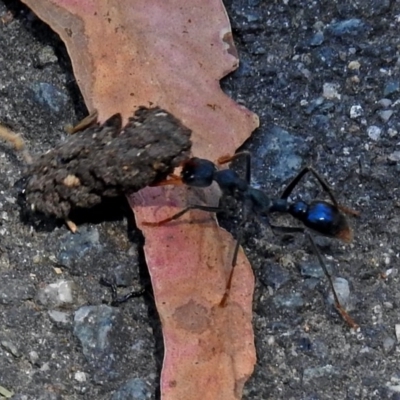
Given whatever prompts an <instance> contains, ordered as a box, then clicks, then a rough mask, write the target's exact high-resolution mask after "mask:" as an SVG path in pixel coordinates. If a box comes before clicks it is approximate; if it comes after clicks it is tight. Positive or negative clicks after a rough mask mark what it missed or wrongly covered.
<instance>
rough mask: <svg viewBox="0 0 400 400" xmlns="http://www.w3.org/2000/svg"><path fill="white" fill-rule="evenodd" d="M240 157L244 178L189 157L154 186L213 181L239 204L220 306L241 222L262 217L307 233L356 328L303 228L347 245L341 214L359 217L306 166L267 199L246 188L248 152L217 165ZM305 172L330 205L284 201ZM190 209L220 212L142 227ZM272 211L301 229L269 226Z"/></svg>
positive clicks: (349, 237)
mask: <svg viewBox="0 0 400 400" xmlns="http://www.w3.org/2000/svg"><path fill="white" fill-rule="evenodd" d="M241 156H245V158H246V168H245V178H244V179H243V178H241V177H240V176H239V175H238V174H237V173H236V172H235V171H233V170H231V169H223V170H219V169H218V168H217V166H216V165H215V164H214V163H213V162H211V161H209V160H206V159H202V158H197V157H193V158H190V159H189V160H186V161H184V162H183V163H182V171H181V174H180V176H176V175H171V177H170V179H167V180H165V181H163V182H159V183H158V184H157V186H159V185H170V184H172V185H179V184H185V185H187V186H192V187H202V188H205V187H208V186H210V185H211V184H212V183H213V181H215V182H216V183H217V184H218V186H219V187H220V189H221V191H222V193H223V194H224V195H226V196H232V197H234V198H235V199H236V200H237V201H239V202H241V203H242V204H243V219H242V221H241V222H240V224H239V228H238V236H237V242H236V246H235V250H234V255H233V259H232V269H231V272H230V275H229V278H228V282H227V286H226V291H225V294H224V296H223V298H222V300H221V303H220V305H221V306H225V304H226V301H227V298H228V295H229V292H230V289H231V285H232V277H233V273H234V267H235V265H236V261H237V256H238V251H239V246H240V242H241V238H242V227H243V225H244V224H245V222H247V221H248V219H249V217H251V216H252V217H262V218H263V219H264V220H266V222H267V223H268V225H269V226H270V227H271V228H272V229H274V230H278V231H281V232H301V233H306V234H307V236H308V238H309V240H310V242H311V245H312V248H313V250H314V252H315V253H316V255H317V257H318V260H319V262H320V264H321V267H322V269H323V270H324V273H325V275H326V277H327V278H328V281H329V285H330V287H331V290H332V293H333V297H334V302H335V307H336V309H337V311H338V312H339V314H340V315H341V316H342V318H343V319H344V320H345V321H346V322H347V323H348V324H349V325H350V326H351V327H352V328H354V329H356V328H357V327H358V325H357V324H356V323H355V322H354V321H353V319H352V318H351V317H350V315H349V314H348V313H347V311H346V310H345V309H344V307H343V306H342V305H341V304H340V301H339V298H338V295H337V293H336V290H335V287H334V285H333V282H332V278H331V276H330V274H329V272H328V270H327V268H326V265H325V263H324V261H323V259H322V256H321V254H320V252H319V250H318V249H317V246H316V244H315V242H314V240H313V238H312V236H311V234H310V233H309V232H308V231H307V230H306V228H309V229H311V230H313V231H315V232H317V233H319V234H321V235H323V236H328V237H332V238H336V239H340V240H342V241H344V242H351V240H352V239H353V234H352V230H351V228H350V226H349V224H348V221H347V218H346V216H345V215H344V214H349V215H354V216H357V215H359V213H358V212H357V211H354V210H351V209H348V208H346V207H343V206H341V205H339V204H338V202H337V201H336V199H335V196H334V195H333V192H332V190H331V188H330V187H329V185H328V184H327V183H326V181H325V180H324V179H323V178H322V177H321V176H320V175H319V174H318V173H317V172H316V171H315V170H314V169H313V168H312V167H310V166H307V167H305V168H303V169H302V170H301V171H300V172H299V173H298V174H297V176H296V177H295V178H294V179H293V180H292V181H291V182H290V183H289V184H288V186H287V187H286V189H285V190H284V191H283V193H282V195H281V197H280V198H279V199H271V198H269V197H268V196H267V195H266V194H265V193H264V192H263V191H261V190H259V189H256V188H254V187H252V186H251V185H250V180H251V157H250V154H249V153H248V152H240V153H237V154H235V155H234V156H227V157H221V158H220V159H219V160H218V164H226V163H229V162H231V161H233V160H235V159H236V158H238V157H241ZM307 173H311V174H312V175H313V176H314V177H315V178H316V179H317V181H318V182H319V183H320V185H321V186H322V188H323V190H324V191H325V192H326V193H327V194H328V196H329V198H330V200H331V202H332V203H329V202H326V201H322V200H315V201H312V202H311V203H310V204H307V203H305V202H304V201H296V202H290V201H289V200H288V197H289V196H290V194H291V193H292V191H293V189H294V188H295V187H296V186H297V184H298V183H299V181H300V180H301V179H302V177H303V176H304V175H306V174H307ZM194 209H196V210H203V211H208V212H212V213H217V212H221V211H223V209H222V208H220V207H211V206H206V205H198V204H195V205H190V206H188V207H186V208H185V209H183V210H182V211H180V212H178V213H177V214H174V215H172V216H171V217H169V218H166V219H164V220H162V221H158V222H145V223H144V224H145V225H147V226H161V225H164V224H166V223H168V222H170V221H173V220H176V219H178V218H180V217H181V216H182V215H184V214H186V213H187V212H188V211H190V210H194ZM274 212H279V213H287V214H290V215H291V216H293V217H294V218H296V219H298V220H299V221H301V222H302V223H303V225H304V227H286V226H285V227H284V226H275V225H272V224H271V223H270V222H269V220H268V216H269V215H270V214H271V213H274Z"/></svg>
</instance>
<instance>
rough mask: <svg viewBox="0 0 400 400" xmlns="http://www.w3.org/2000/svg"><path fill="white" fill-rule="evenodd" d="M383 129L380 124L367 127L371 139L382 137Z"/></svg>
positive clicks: (375, 139)
mask: <svg viewBox="0 0 400 400" xmlns="http://www.w3.org/2000/svg"><path fill="white" fill-rule="evenodd" d="M381 133H382V129H381V128H379V127H378V126H375V125H371V126H369V127H368V128H367V134H368V137H369V138H370V139H371V140H374V141H377V140H379V138H380V137H381Z"/></svg>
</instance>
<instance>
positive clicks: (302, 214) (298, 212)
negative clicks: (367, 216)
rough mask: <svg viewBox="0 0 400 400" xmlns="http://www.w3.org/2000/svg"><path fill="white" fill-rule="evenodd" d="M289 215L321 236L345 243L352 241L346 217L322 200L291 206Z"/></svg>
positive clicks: (301, 202) (297, 203)
mask: <svg viewBox="0 0 400 400" xmlns="http://www.w3.org/2000/svg"><path fill="white" fill-rule="evenodd" d="M289 213H290V214H291V215H292V216H293V217H294V218H296V219H298V220H299V221H301V222H302V223H303V224H304V225H305V226H306V227H307V228H310V229H312V230H313V231H316V232H318V233H320V234H321V235H324V236H330V237H334V238H337V239H341V240H343V241H345V242H350V241H351V240H352V232H351V229H350V227H349V224H348V222H347V219H346V217H345V216H344V215H343V214H342V213H341V212H340V210H339V209H338V208H337V207H336V206H334V205H333V204H331V203H328V202H326V201H321V200H320V201H314V202H312V203H311V204H307V203H305V202H303V201H298V202H296V203H293V204H291V205H290V207H289Z"/></svg>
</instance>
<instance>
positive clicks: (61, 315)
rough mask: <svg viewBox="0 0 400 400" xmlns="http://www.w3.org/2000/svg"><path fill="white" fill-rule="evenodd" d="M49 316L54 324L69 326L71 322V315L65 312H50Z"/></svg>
mask: <svg viewBox="0 0 400 400" xmlns="http://www.w3.org/2000/svg"><path fill="white" fill-rule="evenodd" d="M48 314H49V317H50V319H51V320H52V321H53V322H57V323H61V324H67V323H68V322H69V321H70V317H69V314H68V313H66V312H63V311H57V310H50V311H49V312H48Z"/></svg>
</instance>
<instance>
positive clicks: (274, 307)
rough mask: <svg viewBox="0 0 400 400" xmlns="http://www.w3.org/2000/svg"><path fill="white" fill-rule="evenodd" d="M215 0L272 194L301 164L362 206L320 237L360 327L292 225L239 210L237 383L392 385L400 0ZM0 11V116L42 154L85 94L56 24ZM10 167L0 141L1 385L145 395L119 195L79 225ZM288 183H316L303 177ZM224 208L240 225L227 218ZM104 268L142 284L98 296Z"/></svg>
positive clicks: (151, 354) (284, 389) (137, 243)
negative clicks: (249, 323)
mask: <svg viewBox="0 0 400 400" xmlns="http://www.w3.org/2000/svg"><path fill="white" fill-rule="evenodd" d="M226 6H227V9H228V13H229V16H230V18H231V21H232V27H233V32H234V38H235V41H236V44H237V46H238V50H239V54H240V57H241V66H240V68H239V69H238V71H236V72H235V73H234V74H232V75H231V76H230V77H228V78H226V79H225V80H224V82H223V88H224V90H225V91H226V92H227V93H228V94H229V95H231V96H232V97H233V98H235V99H236V100H237V101H238V102H240V103H242V104H245V105H246V106H247V107H248V108H249V109H251V110H252V111H254V112H256V113H258V114H259V116H260V120H261V127H260V129H259V130H258V131H257V132H255V133H254V135H253V137H252V138H251V139H250V140H249V142H248V143H247V144H246V146H245V148H246V149H247V150H250V151H251V153H252V155H253V176H252V178H253V181H252V182H253V184H254V185H255V186H256V185H257V186H259V187H261V188H262V189H264V190H265V191H266V192H267V193H270V194H271V196H278V195H279V193H280V192H281V191H282V190H283V188H284V186H285V184H287V183H288V182H289V181H290V178H292V177H293V176H294V175H295V174H296V172H297V171H299V170H300V169H301V167H302V166H304V165H306V164H312V165H313V166H314V167H315V168H316V169H317V170H318V171H319V172H320V173H321V174H322V175H323V176H324V177H325V178H326V179H327V180H328V181H329V183H330V184H331V185H332V186H333V188H334V190H335V193H336V194H337V197H338V200H339V201H340V202H341V203H343V204H345V205H346V206H349V207H352V208H355V209H357V210H359V211H360V212H361V216H360V218H357V219H355V218H351V224H352V225H353V228H354V232H355V240H354V242H353V244H351V245H346V246H344V245H343V244H341V243H339V242H337V241H334V240H331V239H326V238H317V243H318V246H319V248H320V250H321V252H322V254H323V255H324V256H325V259H326V260H327V263H328V266H329V268H330V269H331V271H332V273H333V275H334V276H336V277H340V278H342V279H341V280H339V279H336V280H335V282H336V283H337V287H338V291H339V292H340V294H341V296H342V297H343V302H344V303H345V304H346V306H347V308H348V309H349V311H350V313H351V315H352V316H353V318H354V319H355V320H356V321H357V323H358V324H359V325H360V331H359V332H357V333H354V332H352V331H351V330H350V329H349V328H348V327H347V326H346V325H345V324H344V323H343V321H342V320H341V319H340V318H339V317H338V315H337V314H336V312H335V311H334V309H333V307H332V304H331V302H330V301H329V298H330V297H329V293H328V285H327V283H326V280H325V279H324V277H323V276H322V274H321V272H320V268H319V266H318V263H317V261H316V259H315V256H314V255H313V253H312V249H311V248H310V245H309V244H308V242H307V240H306V239H305V238H304V237H303V236H301V235H274V234H272V233H271V231H270V230H269V229H267V228H266V227H264V226H262V225H260V224H254V223H252V224H248V226H247V227H246V230H245V233H244V239H245V240H244V248H245V250H246V253H247V254H248V256H249V258H250V261H251V263H252V265H253V267H254V271H255V274H256V277H257V288H256V294H255V298H254V327H255V333H256V345H257V354H258V362H257V365H256V369H255V373H254V375H253V376H252V378H251V379H250V381H249V382H248V383H247V384H246V387H245V393H244V398H245V399H307V400H311V399H313V400H317V399H321V400H322V399H399V398H400V384H399V383H400V373H399V368H398V364H399V347H398V339H397V337H396V325H398V324H400V315H399V305H400V297H399V296H400V295H399V291H398V285H399V279H400V277H399V266H398V263H399V257H398V251H399V250H398V249H399V245H400V236H399V226H400V208H399V205H400V203H399V196H400V194H399V189H398V182H399V179H398V178H399V173H400V168H399V162H400V149H398V148H397V146H398V143H399V131H400V121H399V107H400V101H399V99H400V75H399V68H400V60H399V47H398V43H399V41H398V37H399V29H400V1H398V0H381V1H372V0H371V1H365V0H355V1H352V2H349V1H347V0H331V1H327V0H321V1H318V2H317V1H315V2H311V1H308V0H298V1H280V2H277V1H262V0H230V1H226ZM8 11H10V13H11V14H8V13H7V12H8ZM0 15H1V21H0V39H1V40H0V98H1V106H0V121H1V122H2V123H4V124H6V125H7V126H9V127H11V128H13V129H14V130H16V131H18V132H20V133H21V134H22V135H23V137H24V138H25V139H26V141H27V143H28V147H29V149H30V150H31V152H32V153H33V154H40V153H43V152H44V151H47V150H49V149H51V148H53V147H54V146H55V145H57V144H58V143H59V142H61V141H62V140H64V139H65V135H66V134H65V133H64V126H65V125H66V124H68V123H71V122H74V121H75V122H76V121H78V120H79V119H81V118H82V117H83V116H85V114H86V111H85V107H84V104H83V103H82V100H81V97H80V95H79V91H78V90H77V87H76V84H75V81H74V77H73V74H72V71H71V67H70V63H69V60H68V56H67V54H66V51H65V48H64V46H63V44H62V43H61V42H60V40H59V39H58V38H57V36H56V35H54V34H53V33H52V32H51V30H50V29H49V28H48V27H46V26H45V25H44V24H43V23H41V22H40V21H39V20H37V19H36V18H35V17H34V16H33V15H32V14H30V13H29V11H28V10H27V9H26V8H25V7H23V6H22V5H21V4H20V3H19V2H17V1H1V0H0ZM237 168H238V171H239V172H240V170H241V166H240V162H238V163H237ZM22 170H23V163H22V161H21V159H20V157H19V156H18V155H16V154H15V152H14V151H13V150H11V149H10V147H9V146H8V145H7V144H4V145H1V151H0V176H1V179H0V224H1V225H0V235H1V241H0V277H1V278H0V386H3V387H5V388H7V389H9V390H13V391H14V392H15V393H16V394H15V396H14V397H13V398H15V399H110V398H112V399H153V398H157V396H158V394H157V385H158V384H157V382H158V379H159V372H160V365H161V361H162V341H161V336H160V324H159V321H158V320H157V315H156V312H155V310H154V306H153V301H152V297H151V290H150V288H149V279H148V276H147V273H146V268H145V265H144V264H143V259H142V255H141V251H140V248H141V245H142V238H141V235H140V232H138V231H137V230H135V227H134V226H133V224H132V216H131V215H130V214H129V211H127V208H126V204H125V203H124V200H123V199H121V201H120V202H116V203H113V204H112V206H109V207H108V208H105V209H104V208H103V209H102V210H100V211H99V210H97V211H99V212H98V213H96V212H93V213H85V215H83V216H82V218H83V219H82V220H84V221H85V223H84V224H83V225H81V226H80V233H79V234H78V235H75V236H73V235H72V234H71V233H70V232H69V231H68V230H67V228H66V227H65V226H64V225H63V224H57V223H54V222H52V221H50V220H49V221H48V223H46V224H43V225H41V226H40V227H39V228H36V229H34V228H33V227H32V225H31V224H29V223H28V222H27V221H25V220H23V219H22V220H21V215H20V209H19V207H18V205H17V190H16V189H15V188H13V186H14V183H15V182H17V181H18V179H19V178H20V177H21V172H22ZM297 194H298V195H301V197H302V198H303V199H305V200H307V201H309V200H311V199H312V198H314V197H315V196H317V195H319V196H323V194H322V193H321V190H320V188H319V187H318V185H317V184H316V183H315V182H314V180H312V179H309V180H305V183H304V184H302V185H300V187H299V190H296V195H297ZM124 216H125V218H123V217H124ZM221 218H222V219H221V222H222V224H223V225H224V226H225V227H227V228H228V229H230V230H232V232H233V234H235V233H236V232H235V227H236V226H237V224H236V222H237V221H236V219H235V218H229V217H225V216H222V217H221ZM104 219H106V221H104ZM99 221H101V222H99ZM274 222H275V223H277V224H278V223H281V224H282V223H287V224H293V221H291V220H290V219H289V218H287V217H284V218H276V219H274ZM102 276H105V277H111V278H112V279H115V280H116V281H117V283H119V284H120V285H127V286H131V285H132V286H133V287H139V286H144V287H146V288H148V290H147V294H146V295H145V296H144V297H139V298H135V299H133V300H130V301H129V302H127V303H126V304H124V305H123V306H121V307H119V308H112V307H109V306H108V305H105V304H102V303H103V302H107V301H109V296H110V294H109V292H108V290H107V288H105V287H103V286H101V285H99V278H100V277H102ZM88 317H89V318H88ZM110 332H111V333H112V334H110ZM105 337H106V338H108V340H103V339H104V338H105Z"/></svg>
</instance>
